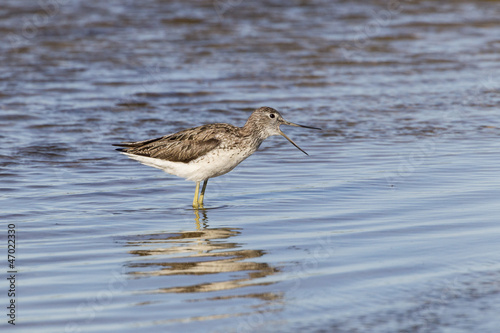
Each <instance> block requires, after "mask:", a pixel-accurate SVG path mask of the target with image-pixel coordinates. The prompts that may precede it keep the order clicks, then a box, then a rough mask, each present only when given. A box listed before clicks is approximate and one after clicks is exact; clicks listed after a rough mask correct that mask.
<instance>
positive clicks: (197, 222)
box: [194, 209, 201, 231]
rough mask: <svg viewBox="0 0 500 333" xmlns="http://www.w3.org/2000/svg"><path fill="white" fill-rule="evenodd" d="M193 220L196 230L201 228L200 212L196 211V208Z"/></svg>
mask: <svg viewBox="0 0 500 333" xmlns="http://www.w3.org/2000/svg"><path fill="white" fill-rule="evenodd" d="M194 216H195V218H194V221H195V222H196V230H198V231H199V230H201V226H200V213H199V212H198V210H197V209H196V210H195V211H194Z"/></svg>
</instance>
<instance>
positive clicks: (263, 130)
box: [114, 107, 320, 209]
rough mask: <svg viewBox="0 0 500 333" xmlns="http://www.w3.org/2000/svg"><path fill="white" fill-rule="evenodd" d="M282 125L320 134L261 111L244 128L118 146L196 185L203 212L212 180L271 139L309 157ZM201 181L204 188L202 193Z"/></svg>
mask: <svg viewBox="0 0 500 333" xmlns="http://www.w3.org/2000/svg"><path fill="white" fill-rule="evenodd" d="M280 125H290V126H297V127H304V128H311V129H317V130H320V128H316V127H310V126H304V125H299V124H294V123H291V122H289V121H286V120H285V119H283V117H282V116H281V114H280V113H279V112H278V111H276V110H275V109H273V108H270V107H261V108H258V109H257V110H255V111H254V112H253V113H252V114H251V115H250V117H249V118H248V120H247V122H246V123H245V126H243V127H236V126H233V125H230V124H223V123H222V124H209V125H203V126H199V127H194V128H189V129H185V130H183V131H180V132H177V133H174V134H169V135H165V136H162V137H160V138H155V139H149V140H144V141H137V142H122V143H119V144H115V145H114V146H120V147H125V148H119V149H117V150H118V151H120V152H122V153H123V154H125V155H127V156H128V157H130V158H133V159H134V160H137V161H139V162H141V163H142V164H145V165H149V166H152V167H154V168H158V169H161V170H163V171H165V172H167V173H169V174H172V175H175V176H179V177H182V178H185V179H187V180H191V181H194V182H196V190H195V194H194V199H193V207H194V208H195V209H200V208H203V198H204V196H205V189H206V188H207V183H208V179H210V178H214V177H218V176H221V175H223V174H226V173H228V172H229V171H231V170H233V169H234V168H235V167H236V166H237V165H238V164H240V163H241V162H243V160H244V159H246V158H247V157H249V156H250V155H252V154H253V153H254V152H255V151H256V150H257V149H258V148H259V146H260V145H261V143H262V142H263V141H264V140H265V139H267V138H268V137H270V136H271V135H282V136H284V137H285V138H286V139H287V140H288V141H290V143H292V144H293V145H294V146H295V147H297V148H298V149H299V150H300V151H302V152H303V153H304V154H306V155H308V154H307V153H306V152H305V151H304V150H302V149H301V148H300V147H299V146H297V144H296V143H295V142H293V141H292V140H291V139H290V138H289V137H288V136H286V135H285V133H283V132H282V131H281V130H280ZM201 181H203V188H202V189H201V193H199V192H200V182H201Z"/></svg>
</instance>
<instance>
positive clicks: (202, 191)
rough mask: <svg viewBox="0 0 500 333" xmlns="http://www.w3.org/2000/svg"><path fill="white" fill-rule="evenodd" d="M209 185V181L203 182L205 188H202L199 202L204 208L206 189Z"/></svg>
mask: <svg viewBox="0 0 500 333" xmlns="http://www.w3.org/2000/svg"><path fill="white" fill-rule="evenodd" d="M207 184H208V179H206V180H205V181H204V182H203V187H202V188H201V194H200V200H199V203H200V206H203V198H204V197H205V189H206V188H207Z"/></svg>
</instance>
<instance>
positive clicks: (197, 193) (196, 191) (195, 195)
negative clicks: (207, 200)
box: [193, 182, 200, 209]
mask: <svg viewBox="0 0 500 333" xmlns="http://www.w3.org/2000/svg"><path fill="white" fill-rule="evenodd" d="M199 193H200V182H196V190H194V199H193V208H195V209H198V207H200V205H199V203H198V195H199Z"/></svg>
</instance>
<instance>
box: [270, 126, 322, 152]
mask: <svg viewBox="0 0 500 333" xmlns="http://www.w3.org/2000/svg"><path fill="white" fill-rule="evenodd" d="M281 125H289V126H295V127H304V128H310V129H316V130H320V131H321V128H317V127H311V126H305V125H299V124H294V123H291V122H289V121H286V120H284V121H283V123H282V124H281ZM278 130H279V132H280V134H281V135H283V136H284V137H285V139H287V140H288V141H290V143H291V144H292V145H294V146H295V147H297V148H298V149H299V150H300V151H301V152H303V153H304V154H306V155H307V156H309V154H308V153H306V152H305V151H304V150H303V149H302V148H300V147H299V146H297V144H296V143H295V142H293V141H292V139H290V138H289V137H288V136H286V134H285V133H283V132H282V131H281V129H278Z"/></svg>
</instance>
